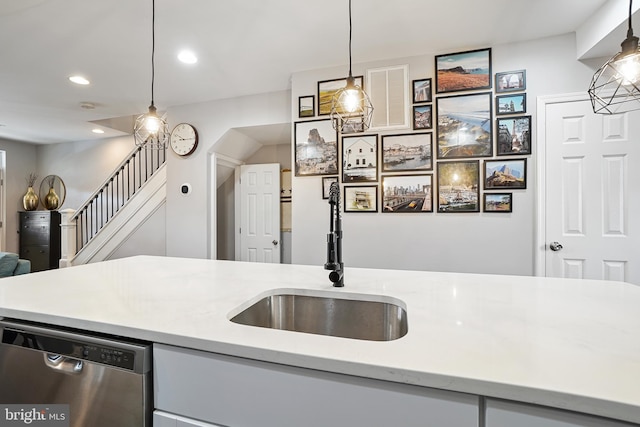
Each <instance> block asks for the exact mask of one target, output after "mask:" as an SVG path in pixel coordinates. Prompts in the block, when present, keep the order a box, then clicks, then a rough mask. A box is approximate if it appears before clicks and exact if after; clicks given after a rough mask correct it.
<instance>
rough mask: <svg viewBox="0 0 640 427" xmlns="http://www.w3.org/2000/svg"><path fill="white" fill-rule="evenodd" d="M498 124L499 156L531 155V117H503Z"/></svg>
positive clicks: (497, 121) (498, 120)
mask: <svg viewBox="0 0 640 427" xmlns="http://www.w3.org/2000/svg"><path fill="white" fill-rule="evenodd" d="M496 123H497V127H498V138H497V139H498V143H497V153H496V154H497V155H498V156H514V155H520V154H531V116H519V117H508V118H506V117H504V118H502V117H501V118H498V119H497V120H496Z"/></svg>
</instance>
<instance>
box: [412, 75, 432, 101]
mask: <svg viewBox="0 0 640 427" xmlns="http://www.w3.org/2000/svg"><path fill="white" fill-rule="evenodd" d="M431 100H432V98H431V79H420V80H414V81H413V103H414V104H419V103H421V102H431Z"/></svg>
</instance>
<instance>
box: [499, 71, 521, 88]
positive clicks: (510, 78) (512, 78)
mask: <svg viewBox="0 0 640 427" xmlns="http://www.w3.org/2000/svg"><path fill="white" fill-rule="evenodd" d="M526 88H527V71H526V70H518V71H506V72H504V73H496V93H502V92H518V91H521V90H525V89H526Z"/></svg>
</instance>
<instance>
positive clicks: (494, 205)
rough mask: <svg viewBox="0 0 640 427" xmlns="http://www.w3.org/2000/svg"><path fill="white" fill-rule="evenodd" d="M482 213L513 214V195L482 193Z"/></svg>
mask: <svg viewBox="0 0 640 427" xmlns="http://www.w3.org/2000/svg"><path fill="white" fill-rule="evenodd" d="M482 211H483V212H487V213H509V212H513V193H483V195H482Z"/></svg>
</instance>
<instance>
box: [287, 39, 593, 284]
mask: <svg viewBox="0 0 640 427" xmlns="http://www.w3.org/2000/svg"><path fill="white" fill-rule="evenodd" d="M483 47H491V48H492V65H493V70H492V71H493V73H495V72H501V71H510V70H519V69H526V71H527V89H526V93H527V101H528V105H527V114H530V115H532V119H533V122H532V129H533V132H534V133H533V142H532V145H533V155H531V156H528V164H527V168H528V173H527V175H528V176H527V180H528V181H527V189H526V190H514V191H513V213H510V214H486V213H426V214H422V213H416V214H388V213H384V214H383V213H376V214H371V213H347V214H343V228H344V244H343V247H344V250H343V252H344V262H345V264H346V266H347V267H349V266H352V267H373V268H391V269H416V270H439V271H458V272H476V273H497V274H516V275H531V274H533V236H534V213H535V206H534V202H535V194H536V188H535V179H536V177H535V164H536V163H535V162H536V159H537V158H536V143H535V139H536V135H535V129H536V124H535V123H536V120H535V110H536V97H537V96H540V95H549V94H557V93H567V92H577V91H586V90H587V88H588V86H589V83H590V79H591V76H592V74H593V71H594V69H593V68H591V67H589V66H587V65H585V64H583V63H581V62H578V61H577V60H576V59H575V58H576V49H575V38H574V35H573V34H569V35H564V36H558V37H552V38H547V39H541V40H535V41H531V42H526V43H518V44H508V45H500V46H469V47H464V46H461V48H460V49H459V51H464V50H468V49H475V48H483ZM442 53H449V52H434V53H430V54H426V53H425V55H424V56H419V57H411V58H402V59H392V60H388V61H379V62H375V63H369V64H355V65H354V67H353V73H354V75H366V69H368V68H376V67H381V66H388V65H400V64H409V80H414V79H420V78H428V77H431V78H434V55H436V54H442ZM354 54H355V55H356V57H357V51H356V52H354ZM347 71H348V69H347V68H346V67H337V68H331V69H324V70H313V71H306V72H300V73H296V74H294V75H293V78H292V93H291V99H292V104H293V105H295V106H297V100H298V97H299V96H304V95H314V94H315V95H316V101H317V94H316V92H317V82H318V81H319V80H327V79H334V78H340V77H344V75H345V74H346V72H347ZM433 84H434V85H435V79H434V80H433ZM434 97H435V91H434ZM433 107H434V123H435V122H436V120H435V101H434V103H433ZM374 108H375V105H374ZM494 109H495V107H494ZM316 118H317V117H316ZM298 120H299V119H298V118H297V111H292V121H298ZM494 128H495V126H494ZM403 132H405V131H398V130H394V131H393V132H387V133H403ZM406 132H407V133H408V132H411V130H410V129H406ZM433 132H434V138H433V139H434V143H435V140H436V137H435V129H434V130H433ZM494 132H495V131H494ZM379 135H382V133H379ZM434 151H436V150H434ZM292 156H293V153H292ZM481 168H482V162H481ZM434 170H435V167H434ZM434 178H435V171H434ZM434 182H435V179H434ZM320 188H321V178H320V177H298V178H295V177H294V179H293V194H294V195H295V197H294V203H293V230H295V232H294V233H293V242H292V245H293V254H292V261H293V263H295V264H312V265H318V266H321V265H322V264H323V263H324V262H325V259H324V258H325V256H326V247H325V246H326V243H325V242H326V233H327V231H328V224H327V216H328V212H329V207H328V204H327V202H326V200H322V199H321V198H320ZM434 205H435V204H434ZM347 274H348V273H347ZM347 280H348V278H347Z"/></svg>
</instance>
